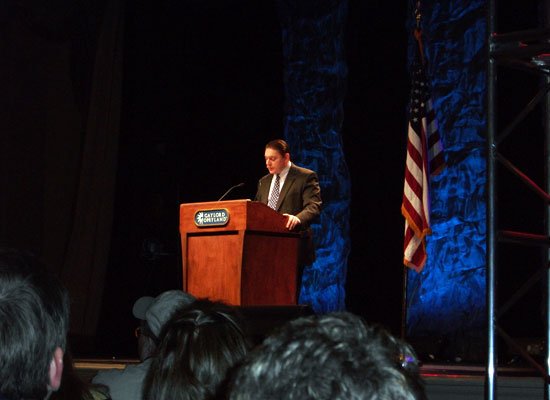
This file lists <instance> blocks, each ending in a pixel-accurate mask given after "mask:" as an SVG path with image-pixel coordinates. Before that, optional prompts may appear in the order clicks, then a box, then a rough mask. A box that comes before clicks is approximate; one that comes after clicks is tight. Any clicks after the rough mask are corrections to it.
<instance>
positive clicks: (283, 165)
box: [255, 139, 322, 277]
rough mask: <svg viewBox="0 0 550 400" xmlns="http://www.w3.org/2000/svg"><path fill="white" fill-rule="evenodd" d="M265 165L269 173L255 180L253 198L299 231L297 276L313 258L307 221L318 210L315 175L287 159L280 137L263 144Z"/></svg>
mask: <svg viewBox="0 0 550 400" xmlns="http://www.w3.org/2000/svg"><path fill="white" fill-rule="evenodd" d="M264 158H265V166H266V168H267V170H268V171H269V174H267V175H265V176H264V177H262V178H261V179H260V181H259V182H258V191H257V193H256V197H255V200H256V201H259V202H261V203H264V204H267V205H268V206H269V207H271V208H272V209H274V210H275V211H277V212H279V213H281V214H283V215H285V216H286V217H287V218H288V219H287V223H286V228H287V229H289V230H292V231H300V232H301V233H302V237H303V240H302V246H301V247H302V248H301V251H300V262H299V267H300V277H301V272H302V271H301V270H302V268H303V267H304V266H305V265H309V264H311V263H312V262H313V261H314V260H315V249H314V247H313V238H312V234H311V229H310V224H311V223H312V222H313V221H314V220H315V219H316V218H318V217H319V214H320V213H321V204H322V201H321V189H320V187H319V179H318V178H317V174H316V173H315V172H314V171H312V170H309V169H306V168H302V167H299V166H297V165H295V164H293V163H292V162H291V161H290V149H289V146H288V144H287V143H286V142H285V141H284V140H282V139H276V140H272V141H270V142H269V143H268V144H266V146H265V152H264Z"/></svg>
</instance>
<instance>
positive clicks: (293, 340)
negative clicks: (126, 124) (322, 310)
mask: <svg viewBox="0 0 550 400" xmlns="http://www.w3.org/2000/svg"><path fill="white" fill-rule="evenodd" d="M229 398H230V399H231V400H252V399H254V400H256V399H273V400H275V399H296V400H298V399H300V400H304V399H316V400H324V399H326V400H351V399H356V400H359V399H380V400H382V399H385V400H393V399H407V400H409V399H410V400H416V399H425V398H426V397H425V393H424V388H423V384H422V381H421V379H420V376H419V371H418V366H417V364H416V359H415V356H414V352H413V350H412V349H411V348H410V346H408V345H407V344H405V343H403V342H401V341H400V340H398V339H396V338H395V337H393V336H391V335H390V334H389V333H388V332H386V331H385V330H384V329H382V328H380V327H377V326H368V325H366V324H365V323H364V321H363V320H361V319H360V318H359V317H357V316H355V315H353V314H350V313H333V314H327V315H323V316H310V317H303V318H299V319H296V320H294V321H290V322H289V323H287V324H286V325H284V326H283V327H282V328H281V329H280V330H279V331H278V332H276V333H275V334H273V335H271V336H269V337H268V338H266V339H265V340H264V342H263V343H262V344H261V345H260V346H259V347H257V348H256V349H254V350H253V351H252V352H250V353H249V355H248V357H247V358H246V360H245V361H244V363H243V365H242V366H241V367H240V368H239V370H238V371H237V372H236V376H235V378H234V380H233V382H232V385H231V393H230V397H229Z"/></svg>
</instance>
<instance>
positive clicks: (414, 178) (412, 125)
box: [401, 63, 445, 272]
mask: <svg viewBox="0 0 550 400" xmlns="http://www.w3.org/2000/svg"><path fill="white" fill-rule="evenodd" d="M407 139H408V140H407V159H406V163H405V180H404V188H403V201H402V204H401V213H402V214H403V217H404V218H405V233H404V243H403V254H404V257H403V263H404V264H405V265H406V266H407V267H409V268H412V269H414V270H415V271H417V272H421V271H422V268H423V267H424V264H425V263H426V259H427V254H426V235H429V234H430V233H431V227H430V195H429V179H428V178H429V175H433V174H435V173H438V172H439V171H441V170H442V169H443V167H444V163H445V161H444V154H443V146H442V144H441V138H440V136H439V130H438V125H437V120H436V118H435V112H434V110H433V107H432V101H431V98H430V94H429V90H428V83H427V80H426V77H425V73H424V70H423V67H422V65H421V64H420V63H418V64H417V65H416V68H415V69H414V71H413V74H412V86H411V98H410V113H409V126H408V138H407Z"/></svg>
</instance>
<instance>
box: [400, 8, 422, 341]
mask: <svg viewBox="0 0 550 400" xmlns="http://www.w3.org/2000/svg"><path fill="white" fill-rule="evenodd" d="M414 18H415V20H416V28H415V29H414V32H413V36H414V38H415V40H416V44H417V46H418V51H419V53H420V60H421V62H422V64H424V47H423V45H422V29H421V27H420V26H421V24H420V22H421V19H422V14H421V12H420V0H418V1H417V2H416V7H415V9H414ZM408 278H409V268H408V267H407V266H404V267H403V296H402V302H401V339H403V340H406V336H407V288H408Z"/></svg>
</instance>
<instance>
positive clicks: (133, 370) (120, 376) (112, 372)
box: [92, 360, 150, 385]
mask: <svg viewBox="0 0 550 400" xmlns="http://www.w3.org/2000/svg"><path fill="white" fill-rule="evenodd" d="M148 361H149V360H147V361H145V362H142V363H138V364H128V365H127V366H126V367H125V368H123V369H106V370H101V371H99V372H98V373H97V374H96V376H95V377H94V378H93V379H92V383H99V384H105V385H109V384H112V382H113V381H123V380H128V379H132V378H133V377H135V376H138V377H142V376H145V375H146V374H147V371H148V370H149V365H150V362H148Z"/></svg>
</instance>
